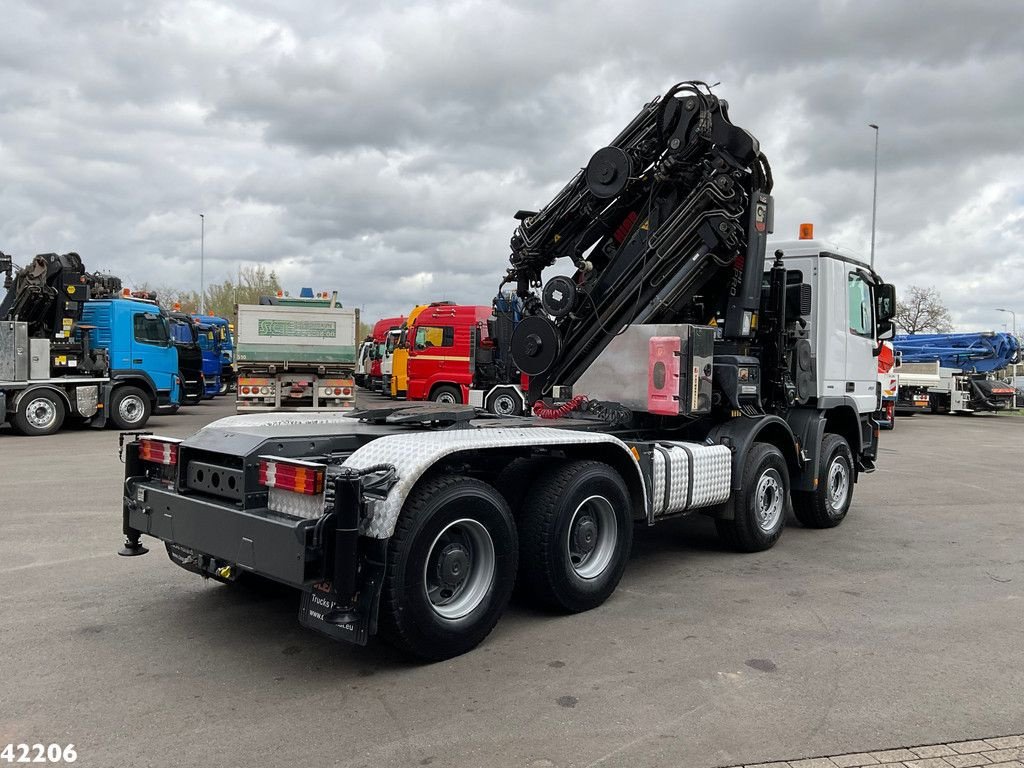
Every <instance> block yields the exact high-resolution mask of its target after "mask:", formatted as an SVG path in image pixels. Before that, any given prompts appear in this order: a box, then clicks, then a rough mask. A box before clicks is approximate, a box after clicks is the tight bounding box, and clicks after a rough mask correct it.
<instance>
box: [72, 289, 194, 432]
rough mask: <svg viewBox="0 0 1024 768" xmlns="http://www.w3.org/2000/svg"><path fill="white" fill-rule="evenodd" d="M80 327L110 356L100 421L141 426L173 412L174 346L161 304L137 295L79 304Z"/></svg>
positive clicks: (177, 387) (176, 392)
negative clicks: (154, 415)
mask: <svg viewBox="0 0 1024 768" xmlns="http://www.w3.org/2000/svg"><path fill="white" fill-rule="evenodd" d="M80 325H81V326H82V327H85V328H87V329H88V333H89V342H90V344H91V346H92V347H93V348H96V349H106V350H107V354H108V356H109V358H110V373H109V378H110V381H109V383H107V384H106V385H105V386H104V387H103V388H102V391H101V395H100V400H101V403H102V406H103V407H102V408H101V409H100V410H99V412H98V413H97V417H98V418H99V419H100V421H101V422H106V421H110V422H111V423H112V424H113V425H114V426H116V427H117V428H119V429H139V428H141V427H143V426H145V424H146V422H147V421H149V417H150V415H151V414H152V413H153V412H155V411H156V412H159V411H164V412H173V411H176V410H177V408H178V405H179V404H180V402H181V382H180V380H179V375H178V350H177V349H175V347H174V344H173V343H172V342H171V335H170V329H169V328H168V325H167V318H166V317H164V316H163V315H161V313H160V308H159V307H157V306H155V305H154V304H152V303H151V302H148V301H140V300H136V299H127V298H125V299H93V300H90V301H88V302H86V303H85V305H84V306H83V307H82V319H81V322H80ZM94 423H95V421H94Z"/></svg>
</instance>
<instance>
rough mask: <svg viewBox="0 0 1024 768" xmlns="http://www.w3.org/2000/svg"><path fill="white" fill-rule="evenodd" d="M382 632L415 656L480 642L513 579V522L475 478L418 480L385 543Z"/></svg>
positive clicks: (434, 656)
mask: <svg viewBox="0 0 1024 768" xmlns="http://www.w3.org/2000/svg"><path fill="white" fill-rule="evenodd" d="M387 557H388V560H387V568H386V573H385V578H384V593H383V597H382V601H381V609H380V614H381V632H382V633H383V634H384V636H385V637H386V638H387V639H388V640H389V641H390V642H391V643H392V644H394V645H396V646H398V647H399V648H401V649H403V650H405V651H407V652H409V653H412V654H413V655H415V656H419V657H420V658H424V659H430V660H441V659H448V658H451V657H453V656H458V655H459V654H461V653H465V652H466V651H469V650H471V649H473V648H475V647H476V646H477V645H479V644H480V643H481V642H482V641H483V639H484V638H485V637H487V635H488V634H489V633H490V632H491V630H492V629H493V628H494V625H495V624H497V622H498V618H499V617H500V616H501V613H502V611H504V610H505V606H506V605H507V604H508V600H509V597H510V596H511V594H512V587H513V585H514V584H515V578H516V567H517V561H518V541H517V538H516V527H515V523H514V522H513V520H512V514H511V513H510V512H509V508H508V504H507V503H506V502H505V499H504V498H503V497H502V496H501V494H499V493H498V492H497V491H496V490H495V489H494V488H493V487H491V486H490V485H488V484H487V483H484V482H482V481H480V480H476V479H473V478H469V477H464V476H460V475H448V476H445V477H439V478H435V479H433V480H428V481H425V482H423V483H421V484H420V485H419V486H418V487H417V488H416V489H415V490H414V491H413V492H412V494H411V495H410V496H409V498H408V500H407V501H406V502H405V506H404V507H403V508H402V513H401V516H400V517H399V520H398V525H397V527H396V528H395V532H394V534H393V535H392V537H391V540H390V542H389V544H388V556H387Z"/></svg>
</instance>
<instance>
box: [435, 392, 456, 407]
mask: <svg viewBox="0 0 1024 768" xmlns="http://www.w3.org/2000/svg"><path fill="white" fill-rule="evenodd" d="M435 402H438V403H446V404H448V405H454V404H455V396H454V395H452V393H451V392H442V393H441V394H440V395H438V396H437V400H436V401H435Z"/></svg>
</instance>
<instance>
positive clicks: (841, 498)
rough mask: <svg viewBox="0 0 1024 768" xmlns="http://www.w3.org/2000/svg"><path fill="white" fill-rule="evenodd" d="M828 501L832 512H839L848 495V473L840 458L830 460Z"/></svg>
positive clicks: (844, 463)
mask: <svg viewBox="0 0 1024 768" xmlns="http://www.w3.org/2000/svg"><path fill="white" fill-rule="evenodd" d="M827 487H828V501H829V505H830V506H831V507H832V509H833V510H836V511H839V510H840V509H842V508H843V506H844V505H845V504H846V498H847V497H848V496H849V494H850V471H849V469H847V467H846V462H845V461H843V460H842V458H840V457H838V456H837V457H836V458H835V459H833V460H832V465H831V466H830V467H829V468H828V486H827Z"/></svg>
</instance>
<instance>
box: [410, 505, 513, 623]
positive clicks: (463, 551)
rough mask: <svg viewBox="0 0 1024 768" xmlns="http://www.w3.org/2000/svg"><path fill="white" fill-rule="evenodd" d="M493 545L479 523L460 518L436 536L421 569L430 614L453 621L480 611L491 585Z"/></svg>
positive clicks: (485, 530)
mask: <svg viewBox="0 0 1024 768" xmlns="http://www.w3.org/2000/svg"><path fill="white" fill-rule="evenodd" d="M496 562H497V556H496V555H495V552H494V541H493V540H492V539H491V534H490V533H489V532H488V531H487V529H486V528H485V527H484V526H483V524H482V523H480V522H478V521H476V520H473V519H470V518H462V519H461V520H456V521H454V522H452V523H449V524H448V525H446V526H445V527H444V529H443V530H442V531H441V532H440V533H439V534H437V537H436V538H435V539H434V541H433V543H432V544H431V545H430V550H429V551H428V552H427V562H426V564H425V565H424V566H423V588H424V591H425V592H426V594H427V600H428V601H429V603H430V607H431V608H432V609H433V611H434V613H436V614H437V615H438V616H440V617H441V618H442V619H447V620H449V621H454V620H456V619H461V618H463V617H464V616H468V615H469V614H470V613H472V612H473V611H475V610H476V609H477V608H479V607H480V604H481V603H483V602H484V600H485V599H486V598H487V595H488V593H489V592H490V590H491V585H492V584H493V583H494V577H495V573H496Z"/></svg>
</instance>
